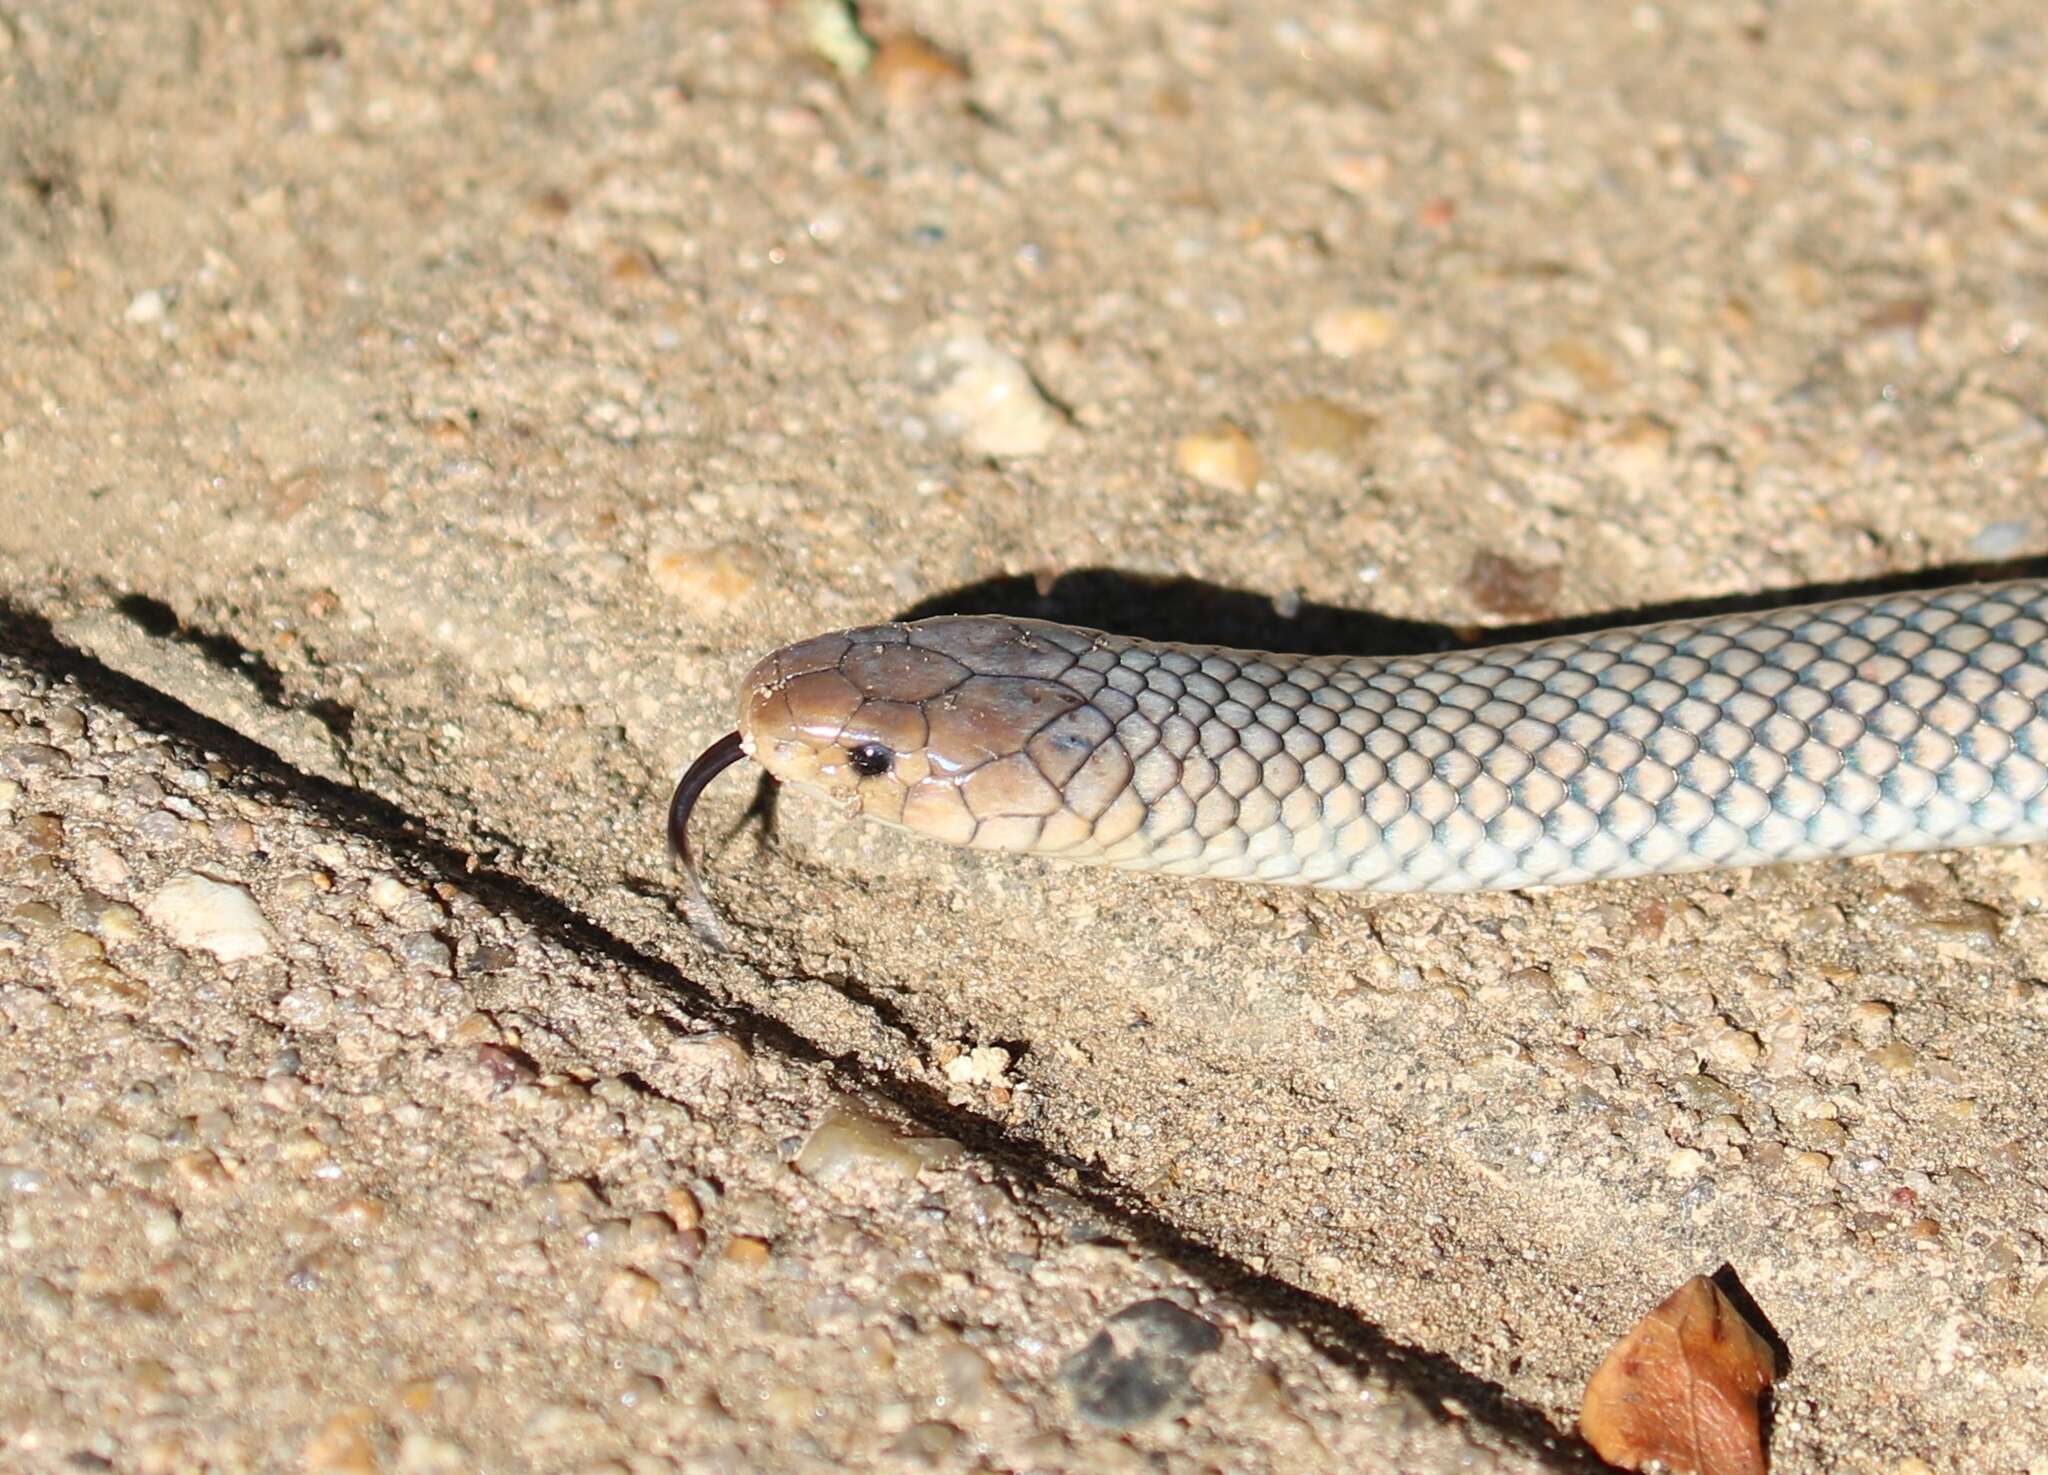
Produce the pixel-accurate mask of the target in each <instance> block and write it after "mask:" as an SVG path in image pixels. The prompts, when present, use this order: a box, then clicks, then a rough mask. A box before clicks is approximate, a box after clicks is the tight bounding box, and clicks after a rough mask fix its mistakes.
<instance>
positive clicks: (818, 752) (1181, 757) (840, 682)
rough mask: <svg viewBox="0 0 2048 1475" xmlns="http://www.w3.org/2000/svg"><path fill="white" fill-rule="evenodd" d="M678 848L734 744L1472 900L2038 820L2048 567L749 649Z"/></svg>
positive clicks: (1988, 838)
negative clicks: (1263, 645) (1444, 639)
mask: <svg viewBox="0 0 2048 1475" xmlns="http://www.w3.org/2000/svg"><path fill="white" fill-rule="evenodd" d="M738 706H739V725H738V728H737V730H736V731H734V732H732V733H730V734H728V735H727V736H725V737H723V738H721V739H719V740H718V741H717V742H715V743H714V744H712V745H711V747H710V748H709V749H707V750H706V751H705V753H704V754H703V755H702V757H700V758H699V759H698V760H697V761H696V762H695V763H694V764H692V765H691V766H690V768H689V769H688V770H687V771H686V772H685V773H684V775H683V777H682V779H681V782H679V783H678V785H677V786H676V789H675V793H674V797H673V799H672V800H671V803H670V807H669V816H668V832H669V841H670V844H671V847H672V848H673V850H674V852H675V854H676V855H677V857H679V859H680V862H681V864H682V866H683V869H684V871H685V872H686V874H687V877H688V880H689V883H690V886H691V888H692V890H693V892H694V894H695V897H696V900H697V902H698V903H699V904H700V905H702V904H703V890H702V885H701V882H700V880H699V878H698V875H697V869H696V865H695V862H694V859H693V858H692V855H691V851H690V847H689V837H688V823H689V817H690V813H691V810H692V808H693V807H694V806H695V804H696V801H697V797H698V795H699V794H700V793H701V792H702V791H703V789H704V787H705V785H706V784H708V783H709V782H710V780H711V779H712V778H713V777H714V776H716V775H717V774H718V773H720V772H721V771H723V770H724V769H726V768H727V767H730V766H731V765H733V764H736V763H738V762H740V761H742V760H743V759H745V758H752V759H753V760H754V761H755V762H757V763H758V764H759V765H760V766H761V767H762V768H763V769H765V770H766V772H767V773H768V774H770V775H771V776H773V777H774V778H775V779H777V780H779V781H781V782H782V783H783V784H786V785H789V786H792V787H794V788H796V789H799V790H804V791H809V792H813V793H817V794H822V795H824V796H826V797H827V798H828V799H830V800H832V801H835V802H836V803H837V804H838V805H839V806H840V807H841V808H843V809H844V810H845V811H846V812H848V813H850V814H856V815H859V816H861V817H862V818H865V819H868V820H875V821H880V822H881V823H883V824H887V825H892V826H896V827H899V828H902V829H905V830H909V831H912V832H913V833H915V834H918V835H921V836H926V837H928V838H930V839H933V840H937V841H942V842H945V843H947V844H951V845H960V846H969V847H972V848H975V849H979V850H990V851H1010V852H1022V853H1028V854H1032V855H1040V856H1048V857H1053V858H1056V859H1059V860H1065V861H1076V862H1085V863H1093V864H1101V865H1109V866H1116V867H1121V868H1124V869H1127V870H1135V871H1151V872H1159V873H1162V874H1166V875H1173V876H1190V877H1206V878H1211V879H1218V880H1231V881H1250V882H1267V883H1275V884H1283V885H1297V886H1313V887H1319V888H1324V889H1328V890H1337V891H1344V890H1365V891H1382V892H1413V891H1428V892H1466V891H1482V890H1512V889H1521V888H1526V887H1539V886H1556V885H1564V884H1568V883H1574V882H1583V881H1598V880H1619V879H1623V878H1628V877H1637V876H1663V875H1673V874H1679V873H1684V872H1692V871H1701V870H1707V869H1712V868H1722V867H1739V866H1758V865H1771V864H1777V863H1781V862H1793V861H1813V860H1825V859H1835V858H1843V857H1850V856H1859V855H1869V854H1874V853H1879V852H1904V851H1924V850H1936V849H1957V848H1962V847H1966V846H1977V845H1998V844H2021V843H2025V842H2029V841H2037V840H2042V839H2044V838H2048V580H2013V581H2006V582H2000V583H1984V584H1970V585H1959V586H1955V587H1949V588H1942V589H1934V590H1928V591H1923V592H1895V593H1886V594H1880V595H1870V596H1862V597H1853V598H1841V599H1835V600H1832V601H1828V602H1823V603H1817V604H1809V605H1804V606H1799V607H1793V608H1781V609H1774V610H1767V611H1761V612H1755V613H1733V614H1717V615H1713V616H1710V617H1707V618H1697V619H1688V620H1675V621H1667V622H1662V623H1654V624H1647V625H1638V626H1634V627H1631V628H1622V629H1612V630H1603V631H1597V632H1594V633H1589V634H1582V635H1566V636H1558V637H1554V638H1547V639H1540V640H1532V641H1526V642H1520V643H1513V644H1503V645H1495V646H1491V647H1483V648H1477V649H1470V650H1456V651H1448V652H1443V653H1435V654H1428V655H1396V656H1363V655H1361V656H1322V655H1284V654H1274V653H1269V652H1260V651H1239V650H1231V649H1227V648H1223V647H1217V646H1207V645H1184V644H1174V643H1162V642H1157V641H1150V640H1140V639H1135V638H1131V637H1126V636H1119V635H1112V634H1105V633H1103V632H1101V631H1097V630H1088V629H1081V628H1077V627H1074V626H1069V625H1062V624H1055V623H1051V622H1048V621H1043V620H1034V619H1025V618H1018V617H1011V616H1007V615H961V616H947V617H941V618H934V619H926V620H918V621H913V622H909V623H889V624H876V625H868V626H863V627H861V628H858V629H850V630H844V631H840V632H838V633H835V634H828V635H821V636H817V637H814V638H811V639H807V640H802V641H799V642H797V643H795V644H792V645H787V646H784V647H783V648H781V649H779V650H776V651H774V652H773V653H771V654H769V655H767V656H766V657H764V658H762V659H761V660H760V661H759V663H758V664H756V665H755V666H754V667H753V669H752V671H751V672H749V673H748V675H747V677H746V678H745V680H744V681H743V682H742V683H741V687H740V692H739V702H738Z"/></svg>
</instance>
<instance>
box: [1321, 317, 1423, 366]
mask: <svg viewBox="0 0 2048 1475" xmlns="http://www.w3.org/2000/svg"><path fill="white" fill-rule="evenodd" d="M1400 331H1401V325H1400V323H1399V321H1398V320H1396V319H1395V318H1393V317H1392V316H1390V315H1388V314H1387V313H1384V312H1381V311H1380V310H1379V309H1378V308H1376V307H1357V306H1347V307H1332V308H1328V309H1326V310H1325V311H1323V312H1322V313H1320V314H1318V315H1317V317H1316V320H1315V323H1314V325H1313V326H1312V327H1311V328H1310V329H1309V336H1310V337H1311V338H1313V339H1314V340H1315V345H1316V347H1317V348H1318V349H1320V350H1321V351H1322V352H1324V353H1326V354H1328V355H1329V356H1330V357H1331V358H1339V359H1349V358H1357V357H1359V356H1360V355H1361V354H1367V353H1372V352H1374V351H1375V350H1377V349H1381V348H1385V347H1386V346H1387V345H1388V344H1389V343H1392V342H1393V341H1394V337H1395V335H1396V334H1398V333H1399V332H1400Z"/></svg>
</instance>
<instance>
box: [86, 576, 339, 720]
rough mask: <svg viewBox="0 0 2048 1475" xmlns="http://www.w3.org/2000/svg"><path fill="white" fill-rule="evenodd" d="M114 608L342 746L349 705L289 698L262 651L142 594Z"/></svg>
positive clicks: (127, 597) (280, 674) (280, 676)
mask: <svg viewBox="0 0 2048 1475" xmlns="http://www.w3.org/2000/svg"><path fill="white" fill-rule="evenodd" d="M114 612H115V613H116V614H118V615H120V616H121V618H122V619H124V620H126V621H128V623H129V624H131V625H133V626H135V628H136V629H138V630H140V631H141V632H142V633H143V634H145V635H147V636H149V637H151V638H152V639H155V640H168V641H171V642H173V643H175V644H177V645H182V646H185V647H186V648H187V649H189V650H194V651H197V652H198V653H199V654H200V655H201V656H203V657H205V658H206V660H207V661H208V662H210V663H211V664H212V665H214V666H216V667H218V668H219V669H220V670H222V671H224V672H226V673H227V674H228V675H230V676H233V677H235V678H237V679H238V680H241V681H245V682H247V683H248V684H249V685H250V687H252V688H253V689H254V690H255V692H256V695H257V696H258V697H260V698H261V699H262V700H263V702H264V704H265V705H267V706H270V707H274V708H276V709H277V710H278V711H281V712H304V713H306V714H307V715H308V716H309V717H311V718H313V719H314V720H315V721H316V722H318V723H320V725H321V726H323V727H325V728H326V729H327V730H328V732H330V733H332V734H333V735H334V739H335V741H336V742H338V743H340V744H341V745H342V746H343V747H344V748H345V747H347V745H348V738H349V729H350V728H351V727H353V726H354V724H355V717H356V714H355V709H354V708H352V707H350V706H348V705H347V704H346V703H343V702H337V701H335V700H333V699H332V698H328V697H321V698H319V699H317V700H314V701H310V702H304V703H299V702H294V701H293V700H292V699H291V697H290V695H289V694H288V693H287V692H286V690H285V681H284V673H283V672H281V671H279V670H278V669H277V667H276V666H273V665H272V664H271V663H270V662H269V661H268V660H267V659H265V657H264V656H263V653H262V652H260V651H256V650H251V649H250V648H249V647H248V646H246V645H244V644H242V642H241V641H239V640H237V639H235V637H234V636H232V635H227V634H223V633H222V632H220V631H218V630H205V629H201V628H200V627H198V626H196V625H188V624H186V623H185V621H184V620H182V619H180V618H179V617H178V612H177V611H176V610H174V609H172V608H171V607H170V606H169V605H168V604H165V603H164V602H163V601H162V600H161V599H153V598H151V597H150V596H149V595H147V594H123V595H122V596H120V597H119V598H118V599H116V600H115V601H114Z"/></svg>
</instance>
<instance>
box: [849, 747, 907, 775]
mask: <svg viewBox="0 0 2048 1475" xmlns="http://www.w3.org/2000/svg"><path fill="white" fill-rule="evenodd" d="M846 761H847V762H849V763H851V764H852V765H853V771H854V772H855V773H857V774H859V775H860V776H861V777H862V778H879V777H880V776H881V775H883V774H885V773H887V772H888V771H889V766H890V765H891V764H892V763H894V762H895V761H896V755H895V754H894V753H892V752H890V751H889V750H888V749H887V748H885V747H883V746H882V745H881V744H880V743H860V744H857V745H856V746H855V747H853V748H852V749H850V750H849V751H848V752H847V755H846Z"/></svg>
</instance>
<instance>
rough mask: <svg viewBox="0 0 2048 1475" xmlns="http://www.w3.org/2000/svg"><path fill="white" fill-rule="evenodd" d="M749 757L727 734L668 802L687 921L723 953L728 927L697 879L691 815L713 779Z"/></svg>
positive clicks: (686, 773) (671, 845) (701, 757)
mask: <svg viewBox="0 0 2048 1475" xmlns="http://www.w3.org/2000/svg"><path fill="white" fill-rule="evenodd" d="M746 756H747V754H746V750H745V749H744V748H742V747H741V746H740V735H739V734H738V733H736V732H729V733H727V734H726V735H725V736H724V737H722V738H720V739H719V740H718V741H717V742H715V743H713V744H712V745H711V746H710V747H708V748H706V749H705V750H704V751H703V752H702V753H700V754H699V755H698V756H697V761H696V762H695V763H692V764H691V765H690V766H689V768H688V769H686V770H684V773H683V776H682V779H681V780H680V781H679V782H678V783H677V784H676V791H675V793H674V794H673V795H672V796H671V797H670V798H669V801H668V848H669V849H670V850H672V851H674V852H675V857H676V864H677V865H679V866H681V867H682V871H683V879H684V880H685V881H686V882H688V883H689V885H688V889H687V890H685V891H684V893H683V919H684V920H685V921H687V922H688V923H689V924H690V927H691V930H693V931H694V932H695V933H696V934H697V935H698V936H699V937H701V938H702V939H703V940H704V941H706V942H708V943H710V944H711V945H712V946H713V947H715V948H717V949H718V950H719V951H720V952H724V951H725V950H726V948H727V943H726V937H725V926H724V924H723V923H721V922H720V921H719V920H718V913H717V912H716V911H714V910H713V909H712V906H711V899H710V898H709V897H707V896H706V895H705V894H704V882H703V881H702V879H700V878H699V876H698V875H697V858H696V856H694V855H692V854H691V853H690V811H691V810H693V809H695V808H696V807H697V796H698V795H699V794H702V793H703V792H704V790H705V788H706V786H708V785H709V784H710V782H711V781H712V780H713V779H715V778H717V777H718V776H719V775H720V774H721V773H724V772H725V771H726V770H727V769H728V768H730V767H732V766H733V764H735V763H737V762H739V761H740V759H742V758H744V757H746Z"/></svg>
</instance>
